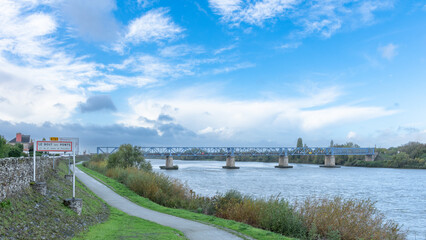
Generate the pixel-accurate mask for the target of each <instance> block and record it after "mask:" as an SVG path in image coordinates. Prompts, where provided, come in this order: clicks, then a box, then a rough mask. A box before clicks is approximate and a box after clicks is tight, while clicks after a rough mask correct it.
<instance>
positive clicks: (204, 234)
mask: <svg viewBox="0 0 426 240" xmlns="http://www.w3.org/2000/svg"><path fill="white" fill-rule="evenodd" d="M76 177H78V179H79V180H80V181H81V182H83V183H84V184H85V185H86V186H87V187H88V188H89V189H90V190H92V191H93V192H94V193H95V194H96V195H97V196H99V197H100V198H102V199H103V200H104V201H105V202H106V203H108V204H109V205H111V206H113V207H115V208H117V209H119V210H121V211H123V212H125V213H127V214H129V215H132V216H136V217H140V218H143V219H146V220H149V221H152V222H155V223H158V224H161V225H164V226H168V227H172V228H175V229H178V230H180V231H182V232H183V233H184V234H185V236H186V237H187V238H188V239H194V240H195V239H203V240H208V239H212V240H216V239H230V240H232V239H242V238H240V237H238V236H236V235H233V234H231V233H229V232H227V231H224V230H221V229H217V228H215V227H212V226H209V225H206V224H202V223H199V222H194V221H190V220H187V219H183V218H179V217H175V216H171V215H168V214H164V213H159V212H156V211H153V210H150V209H147V208H143V207H141V206H138V205H136V204H135V203H133V202H131V201H129V200H127V199H126V198H124V197H122V196H120V195H118V194H117V193H115V192H114V191H112V190H111V189H110V188H108V187H107V186H105V185H103V184H102V183H100V182H98V181H97V180H95V179H94V178H92V177H90V176H89V175H87V174H86V173H84V172H82V171H81V170H80V169H78V168H77V169H76Z"/></svg>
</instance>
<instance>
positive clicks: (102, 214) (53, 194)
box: [0, 163, 109, 239]
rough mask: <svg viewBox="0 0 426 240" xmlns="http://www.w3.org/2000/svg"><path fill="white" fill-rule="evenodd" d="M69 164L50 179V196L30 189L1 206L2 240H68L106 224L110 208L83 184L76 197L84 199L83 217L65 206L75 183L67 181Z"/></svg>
mask: <svg viewBox="0 0 426 240" xmlns="http://www.w3.org/2000/svg"><path fill="white" fill-rule="evenodd" d="M64 174H65V164H63V163H61V164H59V167H58V168H57V170H56V171H55V172H53V173H51V174H50V176H49V177H47V180H46V183H47V190H48V193H47V196H42V195H40V194H39V193H36V192H34V191H32V189H31V188H30V187H29V186H28V188H27V189H25V190H24V191H23V192H21V193H20V194H19V195H17V196H14V197H10V198H8V199H4V200H3V201H2V204H0V239H3V237H4V238H5V239H8V238H11V239H68V238H71V237H72V236H73V235H74V234H75V233H76V232H80V231H84V230H85V229H87V228H88V226H90V225H94V224H97V223H99V222H102V221H105V219H107V217H108V213H109V209H108V207H107V206H106V205H105V204H104V203H103V202H102V201H100V200H99V199H98V198H97V197H96V196H95V195H94V194H93V193H92V192H90V191H89V190H88V189H87V188H86V187H85V186H83V185H81V184H80V183H79V182H77V183H76V196H77V197H78V198H81V199H83V203H84V207H83V211H82V214H81V216H77V214H76V213H75V212H73V211H72V210H70V209H69V208H67V207H65V206H64V205H63V204H62V202H63V199H65V198H69V197H70V196H72V184H71V182H70V181H67V180H65V179H64Z"/></svg>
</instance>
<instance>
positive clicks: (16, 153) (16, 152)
mask: <svg viewBox="0 0 426 240" xmlns="http://www.w3.org/2000/svg"><path fill="white" fill-rule="evenodd" d="M21 145H22V144H21ZM8 155H9V157H20V156H22V150H21V148H20V146H18V144H17V145H15V146H12V147H11V148H10V150H9V153H8Z"/></svg>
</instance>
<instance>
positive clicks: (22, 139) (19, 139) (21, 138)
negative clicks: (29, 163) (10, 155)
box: [8, 133, 33, 153]
mask: <svg viewBox="0 0 426 240" xmlns="http://www.w3.org/2000/svg"><path fill="white" fill-rule="evenodd" d="M17 143H21V144H22V145H24V152H26V153H28V152H29V151H30V146H31V145H32V144H33V143H32V141H31V138H30V135H22V134H21V133H17V134H16V137H15V138H14V139H12V140H10V141H9V142H8V144H10V145H15V144H17Z"/></svg>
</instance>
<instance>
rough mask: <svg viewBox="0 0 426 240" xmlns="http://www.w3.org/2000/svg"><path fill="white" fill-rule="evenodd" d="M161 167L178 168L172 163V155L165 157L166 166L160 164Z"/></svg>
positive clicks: (166, 168) (167, 168)
mask: <svg viewBox="0 0 426 240" xmlns="http://www.w3.org/2000/svg"><path fill="white" fill-rule="evenodd" d="M160 168H161V169H165V170H178V169H179V167H178V165H173V156H167V157H166V166H160Z"/></svg>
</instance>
